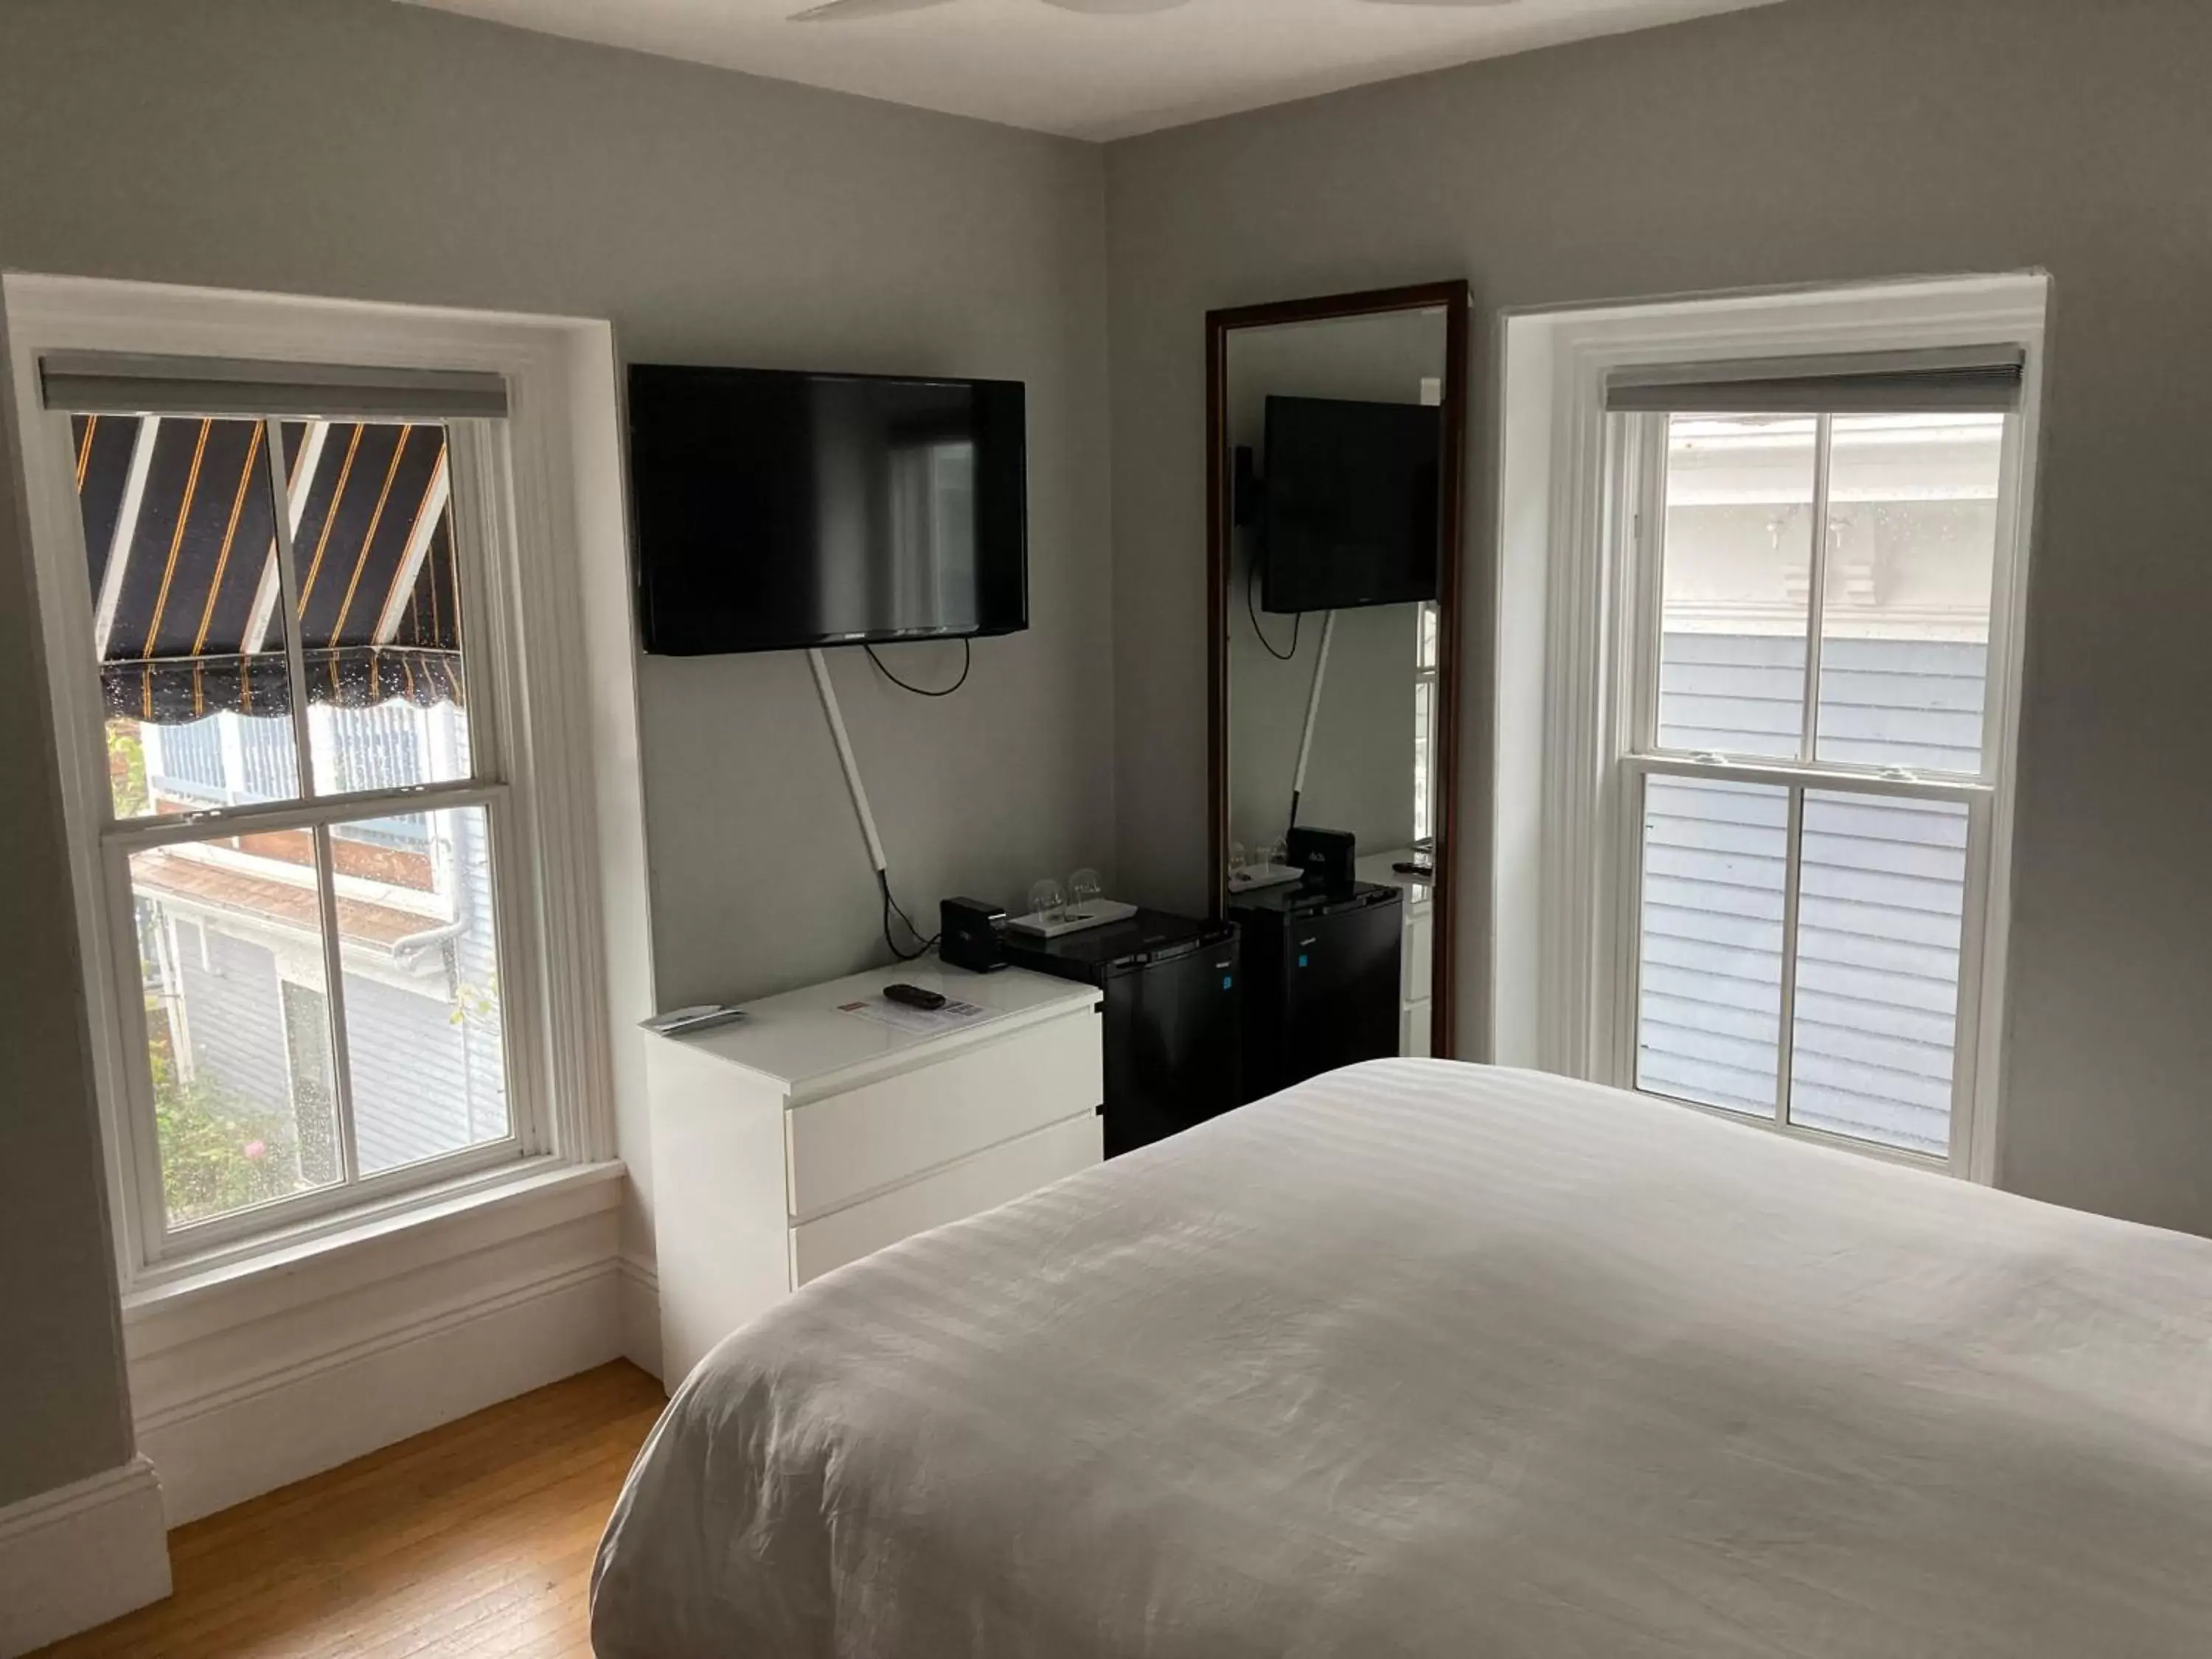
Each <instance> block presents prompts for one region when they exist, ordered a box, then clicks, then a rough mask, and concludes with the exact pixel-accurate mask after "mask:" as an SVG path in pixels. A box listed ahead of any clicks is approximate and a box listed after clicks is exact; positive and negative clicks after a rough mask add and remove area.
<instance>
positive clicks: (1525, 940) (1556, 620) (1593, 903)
mask: <svg viewBox="0 0 2212 1659" xmlns="http://www.w3.org/2000/svg"><path fill="white" fill-rule="evenodd" d="M2049 292H2050V285H2049V281H2048V278H2047V277H2045V276H2042V275H2040V274H2036V273H2030V274H2025V275H2019V276H1977V277H1960V278H1954V279H1942V280H1930V281H1914V282H1905V283H1883V284H1872V285H1867V286H1863V287H1857V288H1850V289H1820V290H1811V291H1794V292H1788V293H1776V294H1763V295H1740V296H1731V297H1726V298H1714V299H1703V300H1683V301H1668V302H1664V303H1657V304H1652V305H1643V306H1627V307H1607V308H1605V309H1602V310H1591V311H1580V312H1553V313H1516V314H1509V315H1508V316H1507V317H1506V318H1505V319H1504V334H1505V342H1504V358H1505V365H1506V374H1505V380H1506V383H1505V388H1504V397H1503V399H1502V407H1503V418H1502V420H1501V422H1500V443H1501V457H1500V465H1499V477H1500V478H1501V480H1502V487H1501V492H1500V501H1499V513H1500V518H1499V549H1500V556H1499V562H1498V568H1499V595H1498V607H1499V609H1498V614H1499V616H1500V617H1501V618H1507V617H1510V618H1514V619H1516V623H1519V624H1521V625H1520V626H1518V627H1516V628H1515V629H1506V628H1504V627H1501V629H1500V641H1499V647H1500V664H1499V676H1500V683H1501V686H1502V687H1511V686H1515V685H1519V686H1522V687H1534V686H1535V685H1538V684H1541V688H1542V696H1541V714H1532V713H1530V712H1529V711H1528V707H1527V703H1528V701H1529V700H1527V699H1520V700H1516V699H1515V698H1513V697H1510V696H1505V695H1501V696H1500V697H1499V699H1498V733H1497V743H1498V755H1499V757H1500V775H1499V780H1498V812H1499V818H1498V825H1497V826H1496V829H1497V837H1496V844H1497V846H1498V862H1497V868H1496V870H1495V872H1494V883H1495V892H1496V897H1497V902H1498V921H1497V925H1496V928H1495V931H1494V934H1493V939H1492V985H1493V986H1494V987H1498V989H1497V993H1496V994H1497V996H1498V1004H1497V1006H1496V1007H1495V1008H1494V1009H1493V1018H1494V1024H1495V1029H1496V1030H1497V1033H1498V1038H1497V1049H1498V1053H1497V1055H1496V1057H1497V1058H1498V1059H1499V1060H1504V1061H1508V1062H1510V1063H1519V1064H1532V1065H1534V1066H1538V1067H1540V1068H1541V1069H1543V1070H1546V1071H1551V1072H1556V1073H1561V1074H1563V1075H1566V1076H1571V1077H1580V1078H1587V1079H1591V1080H1593V1081H1596V1082H1602V1083H1608V1084H1613V1085H1616V1086H1620V1087H1624V1088H1626V1087H1632V1086H1633V1085H1634V1074H1633V1059H1632V1054H1633V1049H1632V1045H1631V1047H1630V1048H1629V1049H1628V1054H1629V1056H1630V1058H1629V1059H1628V1060H1626V1061H1624V1059H1623V1045H1622V1042H1621V1039H1620V1032H1621V1030H1622V1029H1623V1023H1624V1018H1625V1014H1624V1011H1623V1009H1622V1007H1621V1006H1620V996H1621V994H1622V991H1623V989H1624V987H1625V986H1626V984H1627V983H1630V982H1632V976H1631V979H1630V980H1628V981H1624V979H1623V978H1622V975H1621V970H1620V963H1621V962H1622V960H1623V955H1624V952H1625V951H1632V950H1633V941H1632V940H1624V939H1622V938H1621V937H1620V934H1621V932H1622V928H1623V926H1624V918H1625V915H1626V911H1625V904H1624V901H1625V895H1626V892H1627V891H1629V890H1630V889H1629V888H1628V887H1627V886H1626V884H1627V883H1628V882H1630V881H1632V879H1633V876H1632V872H1629V871H1627V870H1626V868H1625V867H1624V866H1625V865H1626V862H1627V860H1626V859H1625V858H1624V856H1623V854H1621V852H1620V848H1621V847H1622V846H1623V844H1624V842H1625V840H1626V839H1627V838H1628V837H1627V832H1626V829H1625V827H1624V823H1623V818H1624V814H1625V811H1626V802H1625V800H1624V799H1622V793H1623V792H1622V790H1621V789H1620V779H1621V777H1622V775H1623V769H1622V767H1621V765H1620V757H1621V756H1622V755H1623V754H1624V753H1625V752H1626V747H1625V745H1624V742H1623V738H1624V736H1625V730H1624V722H1625V721H1626V719H1627V717H1628V714H1629V702H1630V700H1629V698H1628V696H1626V690H1625V687H1624V680H1625V678H1626V677H1625V676H1624V675H1623V674H1622V673H1621V672H1620V671H1619V668H1620V664H1622V663H1623V662H1624V660H1626V655H1627V653H1628V651H1629V648H1630V647H1629V642H1628V641H1627V639H1626V629H1628V628H1629V627H1630V626H1631V623H1632V618H1633V617H1635V616H1636V614H1637V606H1636V603H1635V600H1636V595H1635V594H1634V593H1633V592H1632V591H1631V590H1630V588H1629V586H1628V584H1629V583H1630V581H1631V580H1632V577H1633V570H1632V566H1633V564H1634V561H1632V560H1624V559H1620V558H1618V557H1616V556H1614V553H1613V550H1614V549H1615V547H1616V545H1617V540H1618V538H1619V534H1620V526H1622V525H1623V524H1624V523H1626V521H1628V520H1630V519H1632V516H1633V514H1634V513H1635V511H1636V503H1633V502H1629V501H1620V500H1615V499H1613V498H1612V497H1613V495H1614V493H1615V483H1614V481H1615V480H1616V479H1618V478H1620V477H1622V476H1623V473H1624V472H1625V469H1619V468H1616V467H1614V466H1613V457H1612V456H1611V455H1610V453H1608V449H1609V441H1610V433H1611V431H1612V428H1611V426H1610V424H1609V417H1608V416H1607V412H1606V390H1605V389H1606V381H1607V376H1608V375H1609V374H1611V373H1612V371H1613V370H1614V369H1616V368H1625V367H1627V366H1630V365H1649V364H1661V363H1696V362H1726V361H1731V360H1741V359H1745V358H1754V357H1756V358H1769V357H1791V356H1828V355H1835V354H1844V353H1850V352H1856V351H1866V350H1872V349H1924V348H1935V347H1942V346H1983V345H2017V346H2020V347H2021V348H2022V349H2024V350H2025V351H2026V353H2027V374H2026V381H2025V386H2024V390H2023V394H2022V399H2021V413H2020V416H2019V419H2018V421H2017V422H2016V425H2017V441H2016V443H2015V445H2013V446H2012V447H2011V450H2010V452H2009V453H2008V459H2007V476H2006V478H2005V482H2004V487H2003V495H2002V501H2003V511H2002V517H2001V520H2000V523H1999V526H1998V536H1999V544H2000V547H1999V557H1998V561H1997V566H1998V571H1999V577H1998V587H1997V592H1996V594H1995V596H1994V601H1993V607H1992V612H1991V625H1990V626H1991V632H1990V664H1991V670H1992V676H1991V679H1992V688H1993V690H1995V689H1996V688H1997V687H2000V686H2001V687H2002V688H2003V690H2002V693H2001V694H2000V695H1997V696H1993V697H1992V699H1991V702H1992V704H1993V705H1994V706H1993V708H1992V714H1991V720H1990V746H1989V750H1988V753H1989V757H1990V765H1991V767H1992V769H1993V770H1994V772H1995V775H1996V788H1995V790H1994V793H1993V794H1992V796H1991V797H1990V803H1989V808H1988V810H1989V811H1990V814H1991V823H1990V831H1991V836H1992V840H1991V847H1990V860H1989V862H1988V866H1987V881H1986V884H1985V887H1986V890H1984V891H1978V892H1972V893H1970V894H1969V896H1968V903H1967V917H1966V926H1967V927H1968V929H1969V930H1970V934H1971V937H1970V939H1969V941H1968V950H1969V951H1970V952H1971V953H1972V955H1973V956H1974V957H1977V958H1978V963H1979V967H1980V972H1979V981H1978V987H1977V988H1976V992H1975V994H1974V997H1973V1004H1972V1006H1971V1007H1966V1008H1962V1010H1961V1021H1960V1042H1961V1055H1960V1059H1961V1066H1962V1069H1966V1070H1970V1072H1971V1084H1970V1085H1969V1088H1968V1089H1967V1090H1966V1091H1962V1092H1963V1093H1965V1094H1966V1101H1965V1110H1964V1111H1963V1112H1962V1113H1960V1115H1958V1117H1957V1120H1956V1121H1955V1122H1954V1133H1953V1144H1952V1157H1951V1159H1950V1165H1949V1167H1950V1169H1951V1170H1952V1171H1953V1172H1954V1174H1957V1175H1960V1176H1966V1177H1967V1178H1969V1179H1972V1180H1975V1181H1978V1182H1985V1183H1986V1182H1994V1181H1995V1180H1996V1176H1997V1170H1998V1162H1999V1159H1998V1152H1999V1146H2000V1139H2001V1134H2002V1121H2001V1119H2002V1036H2003V1030H2002V1027H2003V1020H2002V1012H2003V1008H2004V995H2005V979H2006V969H2007V966H2008V943H2009V939H2010V932H2011V909H2012V861H2013V835H2014V825H2015V815H2016V803H2017V792H2018V777H2019V768H2018V757H2019V709H2020V701H2021V654H2022V646H2023V639H2024V635H2025V620H2026V617H2025V611H2026V603H2027V580H2026V577H2027V558H2028V551H2029V548H2030V545H2031V544H2032V540H2033V515H2034V499H2033V487H2034V484H2033V481H2034V479H2035V477H2036V458H2037V454H2038V452H2039V425H2040V422H2039V413H2040V409H2041V404H2042V382H2043V367H2044V337H2045V318H2046V315H2047V311H2048V306H2049ZM1539 617H1541V627H1533V626H1528V624H1529V623H1534V621H1535V620H1536V619H1537V618H1539ZM1516 722H1517V725H1516ZM1516 787H1518V788H1520V789H1521V790H1522V792H1523V793H1526V792H1527V791H1528V790H1530V789H1534V790H1536V791H1539V792H1540V793H1541V801H1540V804H1539V805H1537V806H1536V807H1535V808H1534V811H1530V810H1529V809H1528V804H1527V803H1526V802H1522V803H1521V804H1520V805H1518V806H1516V805H1515V802H1514V799H1513V795H1514V792H1515V791H1516ZM1532 831H1533V833H1532ZM1532 888H1533V892H1534V899H1533V902H1530V899H1529V894H1530V890H1531V889H1532ZM1530 983H1533V987H1534V991H1533V995H1530V994H1528V991H1527V989H1526V988H1525V987H1527V986H1528V985H1529V984H1530ZM1515 999H1517V1000H1515ZM1624 1065H1626V1068H1627V1069H1626V1071H1625V1072H1624V1069H1623V1068H1624ZM1736 1121H1744V1122H1747V1123H1754V1124H1755V1123H1757V1122H1758V1120H1754V1119H1747V1118H1746V1119H1737V1120H1736ZM1777 1127H1779V1126H1777ZM1784 1133H1791V1134H1793V1135H1796V1136H1798V1137H1800V1138H1803V1139H1827V1140H1833V1141H1834V1144H1837V1145H1846V1146H1851V1147H1852V1148H1853V1149H1854V1150H1859V1151H1869V1152H1874V1153H1875V1155H1877V1156H1881V1155H1883V1154H1882V1153H1881V1149H1878V1148H1866V1147H1861V1146H1859V1144H1858V1143H1857V1142H1855V1141H1853V1142H1845V1141H1841V1140H1837V1139H1835V1138H1833V1137H1823V1136H1820V1135H1819V1134H1817V1133H1814V1132H1811V1131H1805V1130H1796V1129H1790V1130H1786V1131H1784ZM1904 1156H1907V1157H1908V1159H1909V1161H1911V1162H1915V1163H1921V1164H1925V1163H1926V1162H1928V1160H1925V1159H1919V1158H1909V1155H1904Z"/></svg>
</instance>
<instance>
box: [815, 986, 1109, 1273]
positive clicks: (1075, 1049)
mask: <svg viewBox="0 0 2212 1659" xmlns="http://www.w3.org/2000/svg"><path fill="white" fill-rule="evenodd" d="M1099 1045H1100V1036H1099V1019H1098V1016H1097V1013H1095V1012H1091V1010H1088V1009H1086V1010H1085V1011H1084V1012H1080V1013H1078V1014H1073V1015H1068V1016H1066V1017H1064V1018H1057V1019H1053V1020H1048V1021H1047V1022H1045V1023H1044V1024H1040V1025H1033V1026H1030V1027H1029V1028H1028V1029H1027V1030H1022V1031H1017V1032H1015V1033H1013V1034H1012V1036H1006V1037H1002V1038H1000V1039H999V1040H998V1041H996V1042H985V1043H981V1044H978V1045H977V1046H976V1047H975V1048H963V1049H958V1050H956V1051H955V1052H954V1053H953V1054H951V1056H950V1057H949V1058H947V1059H945V1060H939V1061H937V1062H936V1063H935V1064H933V1065H929V1066H920V1067H917V1068H916V1069H915V1070H913V1071H910V1072H902V1073H899V1074H898V1075H896V1076H895V1077H887V1078H884V1079H881V1080H879V1081H878V1082H875V1083H871V1084H867V1085H864V1086H862V1087H860V1088H858V1089H854V1090H851V1091H848V1092H846V1093H844V1094H841V1095H832V1096H830V1097H829V1098H827V1099H825V1100H817V1101H815V1102H812V1103H810V1104H808V1105H805V1106H797V1107H793V1109H791V1111H790V1113H789V1121H788V1124H787V1133H788V1137H789V1141H788V1152H789V1158H788V1163H787V1175H788V1183H789V1192H790V1198H791V1216H792V1219H793V1220H794V1221H805V1220H807V1219H809V1218H811V1217H814V1216H817V1215H819V1214H821V1213H822V1212H823V1211H825V1210H831V1209H835V1208H836V1207H837V1206H840V1205H842V1204H849V1203H851V1202H852V1201H853V1200H854V1199H857V1198H861V1197H865V1196H866V1194H870V1193H872V1192H876V1191H878V1190H880V1189H881V1188H886V1187H892V1186H896V1185H897V1184H898V1183H900V1182H904V1181H910V1180H912V1179H913V1178H914V1177H915V1176H918V1175H921V1174H922V1173H923V1172H924V1171H926V1170H933V1169H935V1168H937V1167H938V1166H939V1164H950V1163H951V1162H953V1161H954V1160H955V1159H956V1158H965V1157H967V1156H968V1155H969V1153H971V1152H981V1151H982V1150H983V1149H984V1148H986V1147H987V1146H997V1145H998V1144H999V1143H1000V1142H1001V1141H1006V1140H1012V1139H1014V1137H1016V1136H1017V1135H1023V1134H1027V1133H1029V1132H1030V1131H1031V1130H1032V1129H1040V1128H1042V1127H1044V1126H1045V1125H1047V1124H1049V1123H1057V1122H1059V1121H1060V1120H1061V1119H1063V1118H1067V1117H1072V1116H1073V1115H1075V1114H1077V1113H1079V1112H1089V1111H1092V1110H1095V1109H1097V1107H1098V1106H1099V1105H1100V1104H1101V1103H1103V1101H1104V1099H1105V1097H1106V1096H1105V1062H1104V1060H1103V1056H1102V1053H1101V1050H1100V1046H1099ZM871 1248H873V1247H871Z"/></svg>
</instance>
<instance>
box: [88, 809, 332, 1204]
mask: <svg viewBox="0 0 2212 1659" xmlns="http://www.w3.org/2000/svg"><path fill="white" fill-rule="evenodd" d="M131 899H132V904H133V908H134V911H135V914H136V916H137V924H138V954H139V970H140V973H141V975H142V976H143V984H144V987H145V993H146V1035H147V1048H148V1060H149V1063H150V1065H151V1067H152V1071H153V1078H154V1105H155V1126H156V1131H157V1139H158V1140H159V1144H160V1148H161V1188H162V1193H163V1196H164V1200H165V1203H166V1207H167V1215H168V1224H169V1225H170V1226H172V1227H179V1226H183V1225H186V1224H188V1223H191V1222H195V1221H206V1220H209V1219H211V1218H214V1217H216V1216H222V1215H228V1214H230V1213H232V1212H235V1211H238V1210H242V1209H245V1208H246V1207H247V1206H251V1205H254V1204H259V1203H264V1202H266V1201H268V1200H271V1199H278V1198H284V1197H289V1195H291V1194H295V1193H299V1192H304V1191H306V1190H307V1189H308V1188H313V1187H319V1186H324V1185H326V1184H328V1183H329V1182H334V1181H336V1180H337V1179H338V1177H339V1176H340V1173H341V1170H340V1159H339V1155H338V1145H337V1113H336V1107H335V1103H334V1097H333V1094H332V1091H331V1032H330V1022H329V1019H328V1017H327V1014H326V1013H325V1006H326V1005H325V996H324V989H325V979H324V975H323V945H322V931H321V908H320V904H321V901H320V898H319V887H318V884H317V881H316V877H315V868H314V848H313V838H312V837H311V836H309V835H308V833H307V831H305V830H295V831H291V832H288V833H286V834H283V835H267V836H253V837H252V838H251V842H250V843H242V842H240V841H239V840H237V839H231V840H226V841H222V842H206V843H204V844H197V843H196V844H192V845H187V846H180V847H166V848H160V849H158V850H154V851H149V852H143V853H135V854H131Z"/></svg>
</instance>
